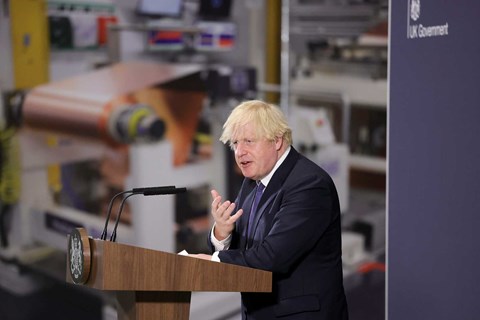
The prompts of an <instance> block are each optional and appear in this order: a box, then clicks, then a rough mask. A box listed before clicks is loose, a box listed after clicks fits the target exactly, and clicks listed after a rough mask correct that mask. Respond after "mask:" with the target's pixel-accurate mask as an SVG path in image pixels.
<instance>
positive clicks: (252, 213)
mask: <svg viewBox="0 0 480 320" xmlns="http://www.w3.org/2000/svg"><path fill="white" fill-rule="evenodd" d="M263 189H265V186H264V185H263V183H261V182H259V183H258V184H257V186H256V191H255V196H254V198H253V204H252V210H250V216H249V217H248V236H249V237H251V236H252V235H253V229H254V225H253V220H255V214H256V213H257V207H258V203H259V202H260V199H261V198H262V194H263Z"/></svg>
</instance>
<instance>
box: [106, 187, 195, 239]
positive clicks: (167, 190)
mask: <svg viewBox="0 0 480 320" xmlns="http://www.w3.org/2000/svg"><path fill="white" fill-rule="evenodd" d="M133 190H135V191H136V192H133ZM185 191H187V188H176V187H175V186H168V187H150V188H135V189H132V194H129V195H128V196H126V197H125V198H123V200H122V204H121V205H120V208H119V209H118V213H117V218H116V220H115V226H114V227H113V231H112V235H111V236H110V241H112V242H115V240H116V238H117V227H118V223H119V222H120V216H121V215H122V210H123V205H124V204H125V201H126V200H127V199H128V198H129V197H131V196H133V195H136V194H143V195H144V196H154V195H162V194H177V193H182V192H185Z"/></svg>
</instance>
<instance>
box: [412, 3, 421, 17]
mask: <svg viewBox="0 0 480 320" xmlns="http://www.w3.org/2000/svg"><path fill="white" fill-rule="evenodd" d="M410 18H412V20H413V21H417V20H418V18H420V0H411V3H410Z"/></svg>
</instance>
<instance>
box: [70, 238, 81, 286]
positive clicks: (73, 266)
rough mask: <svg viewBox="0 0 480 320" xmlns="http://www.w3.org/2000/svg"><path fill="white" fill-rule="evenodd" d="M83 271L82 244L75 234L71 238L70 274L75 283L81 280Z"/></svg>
mask: <svg viewBox="0 0 480 320" xmlns="http://www.w3.org/2000/svg"><path fill="white" fill-rule="evenodd" d="M82 271H83V257H82V242H81V240H80V237H79V236H78V235H77V234H73V235H72V237H71V238H70V274H71V275H72V278H73V279H74V281H75V282H77V281H78V280H79V279H81V277H82Z"/></svg>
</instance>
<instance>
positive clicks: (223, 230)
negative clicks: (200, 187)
mask: <svg viewBox="0 0 480 320" xmlns="http://www.w3.org/2000/svg"><path fill="white" fill-rule="evenodd" d="M211 194H212V199H213V201H212V216H213V219H214V220H215V229H214V231H213V232H214V236H215V238H216V239H217V240H220V241H221V240H223V239H225V238H227V237H228V236H229V235H230V234H231V233H232V231H233V229H234V228H235V222H236V221H237V220H238V218H240V217H241V216H242V214H243V210H242V209H240V210H238V211H237V212H236V213H235V214H234V215H231V214H232V212H233V210H235V203H234V202H230V201H228V200H227V201H225V202H223V203H222V197H221V196H220V194H218V192H217V190H212V191H211Z"/></svg>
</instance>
